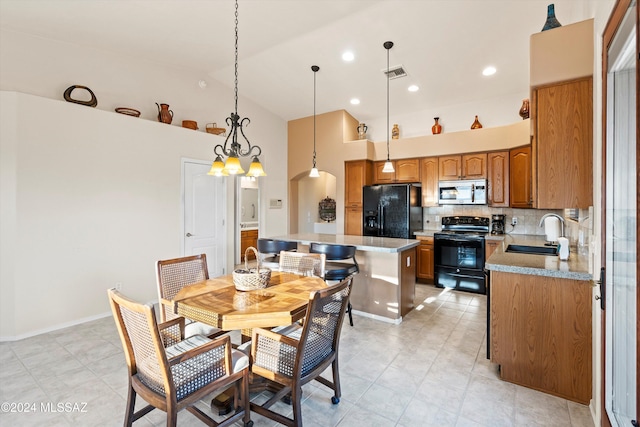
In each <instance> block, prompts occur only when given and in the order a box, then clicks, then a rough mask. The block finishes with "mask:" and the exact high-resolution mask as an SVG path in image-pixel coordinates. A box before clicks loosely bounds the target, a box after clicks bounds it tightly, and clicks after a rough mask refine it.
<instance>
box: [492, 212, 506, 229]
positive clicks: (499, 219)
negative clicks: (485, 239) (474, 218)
mask: <svg viewBox="0 0 640 427" xmlns="http://www.w3.org/2000/svg"><path fill="white" fill-rule="evenodd" d="M505 218H506V215H500V214H496V215H491V234H504V220H505Z"/></svg>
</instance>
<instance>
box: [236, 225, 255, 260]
mask: <svg viewBox="0 0 640 427" xmlns="http://www.w3.org/2000/svg"><path fill="white" fill-rule="evenodd" d="M249 246H253V247H254V248H256V250H257V249H258V230H242V231H240V261H242V262H244V253H245V251H246V250H247V248H248V247H249ZM247 257H248V259H250V260H251V259H256V257H255V254H254V253H253V251H249V253H248V254H247Z"/></svg>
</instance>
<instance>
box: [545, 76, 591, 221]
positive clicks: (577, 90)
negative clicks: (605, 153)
mask: <svg viewBox="0 0 640 427" xmlns="http://www.w3.org/2000/svg"><path fill="white" fill-rule="evenodd" d="M533 99H534V103H535V110H536V111H535V116H534V117H535V119H534V120H535V121H534V144H535V148H536V166H537V171H536V172H537V174H536V176H537V183H536V184H537V185H536V188H537V198H536V202H537V203H536V207H537V208H538V209H564V208H587V207H589V206H592V205H593V80H592V78H591V77H587V78H583V79H578V80H572V81H568V82H562V83H557V84H553V85H549V86H544V87H538V88H535V89H534V93H533Z"/></svg>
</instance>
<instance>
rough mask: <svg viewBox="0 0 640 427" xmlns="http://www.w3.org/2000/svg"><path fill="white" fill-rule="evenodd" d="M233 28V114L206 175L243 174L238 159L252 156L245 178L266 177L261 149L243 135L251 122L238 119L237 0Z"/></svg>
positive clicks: (246, 119)
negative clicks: (243, 143)
mask: <svg viewBox="0 0 640 427" xmlns="http://www.w3.org/2000/svg"><path fill="white" fill-rule="evenodd" d="M235 27H236V28H235V30H236V38H235V40H236V44H235V112H233V113H231V114H230V116H229V117H227V118H226V120H225V122H226V123H227V126H231V129H230V130H229V135H227V139H225V141H224V145H220V144H218V145H216V146H215V148H214V149H213V153H214V154H215V155H216V158H215V160H214V161H213V164H212V165H211V170H210V171H209V172H208V173H207V174H208V175H214V176H228V175H230V174H231V175H236V174H240V173H244V169H242V166H241V165H240V157H247V156H253V158H252V159H251V165H250V166H249V172H247V176H252V177H258V176H266V175H267V174H266V173H265V172H264V170H263V169H262V165H261V164H260V159H259V158H258V156H260V154H262V149H261V148H260V147H259V146H257V145H251V142H249V139H248V138H247V137H246V135H245V134H244V130H243V126H246V125H248V124H249V123H250V122H251V120H249V118H248V117H245V118H243V119H240V115H238V0H236V21H235ZM238 133H240V135H242V138H244V140H245V141H246V143H247V148H246V149H245V148H243V147H242V144H240V143H239V142H238ZM229 139H231V141H229ZM229 142H230V143H229ZM223 157H226V158H227V160H226V161H224V162H223V160H222V159H223Z"/></svg>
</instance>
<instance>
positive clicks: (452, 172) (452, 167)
mask: <svg viewBox="0 0 640 427" xmlns="http://www.w3.org/2000/svg"><path fill="white" fill-rule="evenodd" d="M438 170H439V173H438V177H439V178H440V180H442V181H454V180H457V179H460V178H462V157H460V156H444V157H439V158H438Z"/></svg>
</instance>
